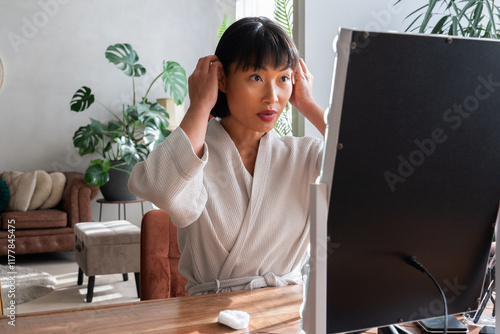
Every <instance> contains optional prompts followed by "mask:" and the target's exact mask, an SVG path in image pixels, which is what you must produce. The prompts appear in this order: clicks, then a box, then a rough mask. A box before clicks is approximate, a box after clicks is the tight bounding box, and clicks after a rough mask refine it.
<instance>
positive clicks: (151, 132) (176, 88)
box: [70, 44, 187, 186]
mask: <svg viewBox="0 0 500 334" xmlns="http://www.w3.org/2000/svg"><path fill="white" fill-rule="evenodd" d="M105 56H106V59H108V60H109V61H110V62H111V63H113V64H115V65H117V67H118V68H119V69H120V70H122V71H123V73H124V74H125V75H127V76H129V77H131V78H132V96H133V98H132V104H130V105H127V106H123V108H122V112H121V117H120V116H118V115H117V114H116V113H115V112H113V111H112V110H111V109H109V108H108V107H106V106H105V105H104V104H103V103H101V102H99V101H98V100H97V99H96V98H95V96H94V94H93V93H92V91H91V89H90V88H88V87H86V86H83V87H82V88H80V89H78V90H77V92H76V93H75V94H74V95H73V98H72V99H71V103H70V107H71V110H72V111H75V112H81V111H84V110H86V109H88V108H89V107H90V106H91V105H92V104H93V103H94V102H97V103H99V104H100V105H101V106H102V107H103V108H104V109H105V110H106V111H108V112H109V113H110V114H111V115H112V116H113V120H111V121H109V122H108V123H106V124H105V123H102V122H100V121H98V120H96V119H92V118H91V119H90V121H91V122H90V124H88V125H86V126H81V127H80V128H79V129H78V130H76V132H75V134H74V136H73V144H74V145H75V147H76V148H78V152H79V154H80V155H82V156H83V155H87V154H92V153H98V154H99V155H100V156H101V158H100V159H95V160H92V161H91V162H90V164H89V166H88V168H87V170H86V172H85V181H86V182H87V183H88V184H91V185H97V186H102V185H104V184H106V183H107V182H108V181H109V174H108V172H109V170H110V169H116V170H121V171H125V172H129V171H128V168H126V166H130V167H133V166H134V165H135V164H136V163H137V162H139V161H142V160H144V159H145V158H146V157H147V156H148V154H149V153H150V151H151V150H152V149H154V147H156V146H157V145H158V144H159V143H161V142H162V141H163V140H164V139H165V138H166V137H167V136H168V135H169V134H170V131H169V130H168V129H167V126H168V120H167V119H168V113H167V111H166V110H165V108H164V107H163V106H162V105H160V104H158V103H151V102H149V101H148V100H147V97H148V94H149V91H150V90H151V87H152V86H153V84H154V83H155V82H156V81H157V80H158V79H160V78H161V81H162V83H163V86H164V90H165V92H167V91H170V95H171V96H172V97H173V99H174V101H175V103H176V104H177V105H180V104H182V103H183V101H184V98H185V96H186V94H187V78H186V72H185V70H184V68H183V67H182V66H181V65H179V64H178V63H177V62H172V61H163V70H162V72H161V73H159V74H158V75H157V76H156V77H155V78H154V79H153V81H152V82H151V84H150V85H149V87H148V89H147V91H146V94H145V95H144V97H143V98H142V99H141V101H140V102H139V103H137V102H136V98H135V80H134V78H136V77H141V76H143V75H144V74H145V73H146V69H145V68H144V67H143V66H142V65H141V64H138V63H137V61H138V60H139V56H138V55H137V53H136V52H135V50H134V49H133V48H132V46H130V45H129V44H115V45H111V46H109V47H108V48H107V50H106V53H105ZM112 162H118V163H112Z"/></svg>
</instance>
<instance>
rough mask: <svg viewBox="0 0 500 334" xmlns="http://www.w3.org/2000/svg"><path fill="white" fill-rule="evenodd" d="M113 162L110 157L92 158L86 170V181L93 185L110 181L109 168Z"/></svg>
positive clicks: (100, 184)
mask: <svg viewBox="0 0 500 334" xmlns="http://www.w3.org/2000/svg"><path fill="white" fill-rule="evenodd" d="M110 167H111V162H110V161H109V159H104V160H101V159H97V160H92V161H91V162H90V164H89V167H88V168H87V170H86V171H85V182H86V183H87V184H90V185H93V186H98V187H100V186H103V185H105V184H106V183H107V182H108V181H109V174H108V171H109V168H110Z"/></svg>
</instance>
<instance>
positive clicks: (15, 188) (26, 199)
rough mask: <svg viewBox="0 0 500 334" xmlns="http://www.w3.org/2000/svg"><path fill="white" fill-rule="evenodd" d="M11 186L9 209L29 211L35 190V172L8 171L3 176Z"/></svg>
mask: <svg viewBox="0 0 500 334" xmlns="http://www.w3.org/2000/svg"><path fill="white" fill-rule="evenodd" d="M2 178H3V180H4V181H5V183H7V186H8V187H9V193H10V198H9V204H8V205H7V208H6V210H8V211H27V210H28V207H29V204H30V202H31V197H32V196H33V193H34V191H35V186H36V175H35V172H16V171H6V172H4V173H3V176H2Z"/></svg>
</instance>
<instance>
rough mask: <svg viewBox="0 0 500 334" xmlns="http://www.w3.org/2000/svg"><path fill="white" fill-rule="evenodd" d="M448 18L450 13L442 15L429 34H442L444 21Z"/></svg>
mask: <svg viewBox="0 0 500 334" xmlns="http://www.w3.org/2000/svg"><path fill="white" fill-rule="evenodd" d="M449 18H450V15H446V16H443V17H442V18H441V19H440V20H439V21H438V23H436V25H435V26H434V29H432V31H431V34H442V33H443V26H444V24H445V23H446V21H447V20H448V19H449Z"/></svg>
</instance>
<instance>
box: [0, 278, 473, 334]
mask: <svg viewBox="0 0 500 334" xmlns="http://www.w3.org/2000/svg"><path fill="white" fill-rule="evenodd" d="M301 304H302V285H295V286H287V287H282V288H265V289H258V290H246V291H237V292H228V293H219V294H211V295H204V296H191V297H179V298H170V299H163V300H153V301H143V302H136V303H127V304H117V305H109V306H97V307H88V308H83V309H70V310H60V311H50V312H43V313H32V314H25V315H17V316H16V322H15V324H16V326H15V327H12V326H10V325H9V324H8V322H9V321H10V319H9V318H7V317H6V316H2V317H0V333H16V334H17V333H29V334H32V333H37V334H43V333H50V334H53V333H69V334H82V333H92V334H96V333H103V334H109V333H120V334H125V333H133V334H135V333H179V334H183V333H206V334H217V333H283V334H285V333H286V334H294V333H299V332H300V323H301V318H300V316H299V307H300V305H301ZM228 309H229V310H231V309H232V310H240V311H245V312H248V313H249V314H250V324H249V326H248V328H247V329H245V330H239V331H237V330H233V329H231V328H229V327H226V326H224V325H221V324H219V323H218V322H217V317H218V315H219V312H220V311H222V310H228ZM405 328H406V329H408V330H410V331H411V332H413V333H420V332H419V331H418V329H416V327H415V326H413V325H411V324H408V325H406V326H405ZM478 332H479V329H478V328H477V329H475V330H472V329H471V333H478ZM368 333H377V329H372V330H370V331H368Z"/></svg>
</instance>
